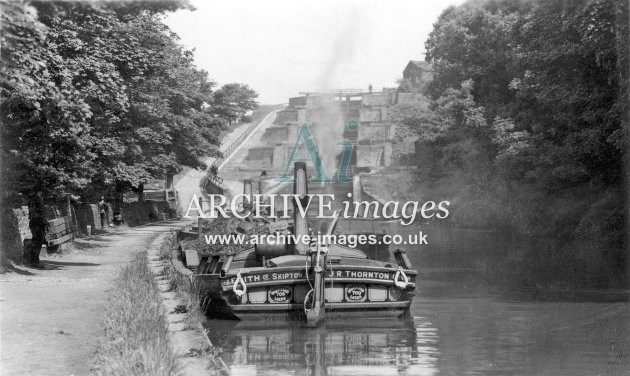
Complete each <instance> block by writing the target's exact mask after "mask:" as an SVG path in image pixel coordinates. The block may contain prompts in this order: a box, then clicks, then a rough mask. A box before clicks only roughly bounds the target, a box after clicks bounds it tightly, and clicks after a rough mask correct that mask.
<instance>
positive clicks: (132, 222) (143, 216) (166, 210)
mask: <svg viewBox="0 0 630 376" xmlns="http://www.w3.org/2000/svg"><path fill="white" fill-rule="evenodd" d="M120 209H121V213H122V217H123V221H125V223H126V224H127V225H129V226H132V227H133V226H138V225H143V224H146V223H149V222H155V221H161V220H164V219H170V218H175V217H176V213H175V211H174V210H173V209H171V208H170V206H169V205H168V203H167V202H164V201H142V202H129V203H123V205H122V206H121V208H120Z"/></svg>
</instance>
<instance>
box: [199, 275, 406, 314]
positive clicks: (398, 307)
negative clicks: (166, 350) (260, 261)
mask: <svg viewBox="0 0 630 376" xmlns="http://www.w3.org/2000/svg"><path fill="white" fill-rule="evenodd" d="M395 273H396V270H395V269H389V268H361V267H345V268H344V267H339V268H334V269H333V270H326V273H325V278H324V308H325V310H326V317H327V318H331V319H344V318H366V319H367V318H387V317H400V316H402V315H404V314H405V313H406V312H407V311H408V309H409V306H410V304H411V299H412V298H413V291H414V290H415V278H416V274H417V273H416V272H415V271H413V270H407V271H406V273H407V275H408V278H409V282H408V283H407V286H405V287H404V288H401V287H400V286H397V285H396V284H395V283H394V277H395ZM237 278H238V277H237V276H236V275H226V276H220V275H216V274H215V275H198V276H197V279H196V281H197V284H198V286H199V289H200V293H201V295H202V304H203V308H204V310H205V311H206V313H207V314H208V315H209V316H210V317H220V318H235V319H241V320H304V319H305V311H304V301H305V299H308V294H309V291H310V290H311V289H312V284H313V276H312V274H311V275H309V273H307V271H306V269H305V268H304V267H298V268H274V270H273V271H270V270H267V269H265V268H258V270H253V271H248V272H246V273H245V272H243V273H241V280H242V283H243V284H244V285H245V286H246V287H245V289H244V290H246V291H245V293H244V294H242V296H238V295H237V294H236V293H235V291H234V285H235V283H236V281H237ZM237 289H239V290H241V289H242V285H241V283H240V281H239V283H238V284H237Z"/></svg>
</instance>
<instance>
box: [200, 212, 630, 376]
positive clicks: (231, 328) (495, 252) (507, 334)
mask: <svg viewBox="0 0 630 376" xmlns="http://www.w3.org/2000/svg"><path fill="white" fill-rule="evenodd" d="M392 231H395V232H396V233H401V234H406V233H414V232H415V233H417V232H418V231H423V233H424V234H427V241H428V242H429V244H428V245H418V246H400V247H402V248H406V249H407V252H408V255H409V257H410V259H411V261H412V262H413V264H414V266H415V267H417V269H418V270H419V271H420V272H421V274H422V277H421V279H420V280H419V281H418V283H417V294H416V297H415V298H414V300H413V303H412V306H411V309H410V313H409V316H408V317H405V318H401V319H398V320H363V321H361V320H354V321H344V322H327V323H325V324H323V325H321V326H320V327H318V328H314V329H311V328H308V329H307V328H306V327H305V325H304V324H303V323H300V322H295V323H274V322H239V321H221V320H207V322H206V323H205V326H206V328H207V329H208V333H209V334H208V335H209V337H210V339H211V340H212V343H213V345H214V346H215V347H216V349H217V350H218V351H219V354H220V357H221V358H222V359H223V361H224V362H225V363H226V365H227V366H228V367H229V368H230V370H231V373H232V374H234V375H379V376H385V375H571V376H575V375H629V374H630V360H629V359H628V357H629V356H630V304H629V303H627V300H628V299H627V291H625V290H623V289H620V288H617V289H612V288H610V286H611V285H613V284H614V283H615V280H614V279H615V278H618V276H614V275H612V274H614V273H613V271H614V263H615V262H619V260H617V259H615V257H616V256H615V255H616V253H615V252H613V251H610V250H608V249H606V248H605V247H602V246H598V245H593V244H584V243H575V242H574V243H567V242H560V241H541V240H539V239H531V238H529V239H524V238H518V237H514V236H509V235H505V234H497V233H493V232H484V231H470V230H458V229H449V228H444V227H438V226H431V225H426V224H424V225H418V226H405V227H404V228H402V227H399V228H395V229H392ZM393 248H395V247H393V246H392V249H393ZM377 256H378V257H381V258H382V257H388V256H387V255H372V257H377ZM558 258H560V259H558ZM523 260H533V261H530V262H523ZM557 264H560V266H558V265H557ZM554 268H557V270H554ZM607 268H608V269H607ZM609 269H610V273H608V271H609ZM549 273H552V274H553V275H552V276H551V277H549V276H548V274H549ZM563 273H564V274H563ZM565 274H566V275H565ZM488 281H491V283H489V282H488ZM604 287H608V288H604Z"/></svg>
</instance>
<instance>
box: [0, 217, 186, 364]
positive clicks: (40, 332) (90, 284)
mask: <svg viewBox="0 0 630 376" xmlns="http://www.w3.org/2000/svg"><path fill="white" fill-rule="evenodd" d="M184 224H185V222H184V221H180V220H173V221H165V222H159V223H154V224H150V225H144V226H138V227H134V228H121V229H118V230H116V231H114V232H110V233H107V234H103V235H96V236H92V237H90V238H85V239H77V240H76V242H75V245H74V250H70V251H68V252H67V253H65V254H64V255H63V256H62V257H57V256H43V255H42V261H41V264H42V266H43V269H34V268H28V267H15V268H14V270H13V271H12V272H9V273H6V274H3V275H0V329H1V332H2V337H1V338H0V374H2V375H87V374H90V373H91V372H92V371H93V370H92V367H93V361H94V357H95V354H96V350H97V347H98V339H99V337H100V336H101V334H102V333H101V331H102V325H101V320H103V310H104V309H105V307H106V305H107V299H108V297H109V296H108V295H109V290H110V289H111V287H112V284H113V281H114V278H115V277H116V276H117V274H118V272H119V270H120V267H121V265H123V264H124V263H126V262H128V261H130V260H131V259H132V258H133V257H134V255H135V254H137V253H138V252H142V251H144V250H145V249H146V248H147V247H148V246H149V245H150V244H151V243H152V242H153V241H155V240H156V239H157V238H158V236H160V234H163V233H164V232H168V231H169V230H170V229H174V228H177V227H181V226H183V225H184Z"/></svg>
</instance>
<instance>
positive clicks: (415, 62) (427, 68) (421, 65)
mask: <svg viewBox="0 0 630 376" xmlns="http://www.w3.org/2000/svg"><path fill="white" fill-rule="evenodd" d="M409 65H412V66H415V67H416V68H420V69H422V70H424V71H432V70H433V67H432V66H431V64H430V63H428V62H426V61H422V60H409V63H407V66H406V67H405V69H407V68H408V67H409Z"/></svg>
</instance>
